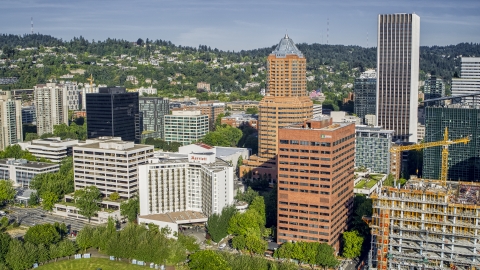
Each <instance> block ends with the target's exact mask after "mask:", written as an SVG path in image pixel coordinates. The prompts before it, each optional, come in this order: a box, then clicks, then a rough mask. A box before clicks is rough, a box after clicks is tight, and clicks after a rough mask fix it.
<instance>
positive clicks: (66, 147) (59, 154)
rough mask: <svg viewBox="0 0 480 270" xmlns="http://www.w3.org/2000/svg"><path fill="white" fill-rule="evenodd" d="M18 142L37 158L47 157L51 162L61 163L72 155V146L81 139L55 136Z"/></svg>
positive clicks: (23, 148)
mask: <svg viewBox="0 0 480 270" xmlns="http://www.w3.org/2000/svg"><path fill="white" fill-rule="evenodd" d="M18 144H19V145H20V146H21V147H22V150H28V152H30V153H31V154H32V155H34V156H35V157H37V158H46V159H48V160H50V161H51V162H55V163H60V162H61V161H62V160H63V159H64V158H66V157H67V156H71V155H72V147H73V146H77V145H79V141H78V140H72V139H65V140H61V139H60V137H53V138H47V139H37V140H32V141H31V142H22V143H18Z"/></svg>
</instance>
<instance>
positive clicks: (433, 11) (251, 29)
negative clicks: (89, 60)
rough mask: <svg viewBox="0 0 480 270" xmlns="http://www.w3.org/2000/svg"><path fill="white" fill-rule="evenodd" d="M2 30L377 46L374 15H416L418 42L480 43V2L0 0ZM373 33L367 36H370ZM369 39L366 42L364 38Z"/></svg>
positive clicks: (186, 41) (242, 44) (242, 43)
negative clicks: (419, 31) (286, 38)
mask: <svg viewBox="0 0 480 270" xmlns="http://www.w3.org/2000/svg"><path fill="white" fill-rule="evenodd" d="M0 10H1V12H0V14H1V16H0V33H8V34H25V33H30V17H33V20H34V32H35V33H41V34H48V35H52V36H54V37H58V38H63V39H67V40H70V39H72V38H73V37H74V36H77V37H78V36H80V35H82V36H83V37H85V38H87V39H89V40H92V39H95V40H105V39H106V38H108V37H110V38H121V39H127V40H130V41H136V40H137V39H138V38H142V39H144V40H145V39H146V38H149V39H153V40H155V39H163V40H170V41H172V42H173V43H175V44H177V45H184V46H194V47H197V46H198V45H199V44H202V45H208V46H211V47H212V48H219V49H222V50H241V49H255V48H261V47H267V46H272V45H274V44H276V43H277V42H278V41H279V40H280V38H281V37H283V35H284V34H285V32H286V31H288V34H289V36H290V37H291V38H292V39H293V40H294V41H295V42H296V43H301V42H306V43H327V19H328V21H329V27H328V28H329V44H345V45H351V44H354V45H360V46H364V47H365V46H367V45H368V46H376V41H377V36H376V27H377V15H378V14H386V13H416V14H418V15H419V16H420V22H421V23H420V28H421V34H420V36H421V38H420V40H421V45H448V44H457V43H460V42H476V43H479V42H480V1H479V0H396V1H392V0H373V1H369V0H363V1H362V0H331V1H323V0H311V1H302V0H290V1H285V0H279V1H272V0H256V1H254V0H203V1H202V0H199V1H194V0H156V1H154V0H150V1H149V0H130V1H127V0H114V1H111V0H95V1H91V0H76V1H75V0H56V1H55V0H0ZM367 37H368V38H367ZM367 40H368V42H367Z"/></svg>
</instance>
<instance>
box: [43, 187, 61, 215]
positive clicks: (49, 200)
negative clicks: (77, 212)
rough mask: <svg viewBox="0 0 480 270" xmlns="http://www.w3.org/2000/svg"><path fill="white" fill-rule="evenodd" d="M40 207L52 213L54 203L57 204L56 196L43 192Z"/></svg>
mask: <svg viewBox="0 0 480 270" xmlns="http://www.w3.org/2000/svg"><path fill="white" fill-rule="evenodd" d="M41 197H42V207H43V209H45V210H47V211H52V209H53V206H55V203H57V202H58V196H57V195H56V194H55V193H53V192H50V191H49V192H45V193H44V194H42V196H41Z"/></svg>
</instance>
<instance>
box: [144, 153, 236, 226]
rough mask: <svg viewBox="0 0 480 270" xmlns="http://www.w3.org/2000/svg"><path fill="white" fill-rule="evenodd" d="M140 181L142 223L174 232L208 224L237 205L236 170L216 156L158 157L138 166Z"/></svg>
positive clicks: (175, 155)
mask: <svg viewBox="0 0 480 270" xmlns="http://www.w3.org/2000/svg"><path fill="white" fill-rule="evenodd" d="M139 179H140V180H139V181H140V182H139V198H140V217H139V222H146V223H149V222H153V223H155V224H157V225H159V226H162V227H163V226H169V227H171V228H172V229H173V231H177V230H178V224H183V223H189V222H190V223H191V221H192V220H195V221H196V222H205V221H206V220H207V218H208V216H210V215H212V214H214V213H217V214H218V213H220V212H221V211H222V209H223V208H224V207H225V206H227V205H232V204H233V203H234V192H233V191H234V176H233V167H232V166H230V164H228V163H227V162H225V161H223V160H221V159H218V158H216V157H215V153H190V154H172V153H159V154H158V155H156V157H155V158H152V159H149V162H148V164H145V165H141V166H139ZM179 212H181V213H179ZM174 214H176V217H174V218H171V217H172V216H173V215H174ZM194 216H195V217H196V218H193V217H194ZM182 217H183V218H182ZM172 224H173V226H172Z"/></svg>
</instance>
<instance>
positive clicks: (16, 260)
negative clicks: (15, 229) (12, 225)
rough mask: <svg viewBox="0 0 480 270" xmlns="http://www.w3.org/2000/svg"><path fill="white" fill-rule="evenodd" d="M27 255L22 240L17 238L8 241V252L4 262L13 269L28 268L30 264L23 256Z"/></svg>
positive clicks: (21, 269) (22, 269)
mask: <svg viewBox="0 0 480 270" xmlns="http://www.w3.org/2000/svg"><path fill="white" fill-rule="evenodd" d="M28 256H29V255H28V254H27V252H26V251H25V249H24V248H23V244H22V242H20V240H17V239H13V240H12V241H10V245H9V248H8V253H7V255H6V256H5V262H6V263H7V265H8V266H9V267H10V268H11V269H13V270H24V269H30V268H31V267H32V264H30V262H28V261H27V260H23V258H27V257H28Z"/></svg>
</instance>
